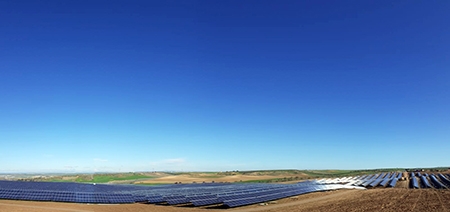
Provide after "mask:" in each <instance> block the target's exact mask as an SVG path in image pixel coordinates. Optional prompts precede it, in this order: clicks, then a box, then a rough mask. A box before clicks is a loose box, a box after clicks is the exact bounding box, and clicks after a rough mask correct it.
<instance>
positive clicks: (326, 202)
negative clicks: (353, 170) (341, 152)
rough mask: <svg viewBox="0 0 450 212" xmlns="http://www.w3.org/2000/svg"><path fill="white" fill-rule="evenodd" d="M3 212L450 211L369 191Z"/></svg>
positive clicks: (423, 199)
mask: <svg viewBox="0 0 450 212" xmlns="http://www.w3.org/2000/svg"><path fill="white" fill-rule="evenodd" d="M0 211H2V212H3V211H8V212H23V211H27V212H44V211H49V212H53V211H61V212H91V211H98V212H131V211H133V212H144V211H156V212H175V211H181V212H208V211H222V212H224V211H229V212H254V211H260V212H281V211H292V212H314V211H325V212H327V211H329V212H335V211H392V212H394V211H395V212H402V211H417V212H419V211H440V212H446V211H448V212H450V190H436V189H403V188H394V189H392V188H391V189H370V190H340V191H330V192H319V193H311V194H306V195H300V196H298V197H293V198H286V199H282V200H278V201H276V203H275V204H269V205H265V206H259V205H250V206H245V207H240V208H233V209H226V210H225V209H206V208H192V207H175V206H161V205H151V204H123V205H88V204H75V203H55V202H31V201H13V200H0Z"/></svg>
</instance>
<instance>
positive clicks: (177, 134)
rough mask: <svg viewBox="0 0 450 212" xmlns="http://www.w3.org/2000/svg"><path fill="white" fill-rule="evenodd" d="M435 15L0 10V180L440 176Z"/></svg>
mask: <svg viewBox="0 0 450 212" xmlns="http://www.w3.org/2000/svg"><path fill="white" fill-rule="evenodd" d="M449 11H450V1H445V0H442V1H359V0H355V1H260V0H253V1H237V0H233V1H162V2H161V1H109V0H108V1H106V0H105V1H60V0H53V1H52V0H50V1H0V20H1V21H0V172H36V171H39V172H53V171H66V172H86V171H87V172H92V171H145V170H147V171H152V170H178V171H191V170H198V171H204V170H216V171H221V170H222V171H224V170H236V169H238V170H249V169H364V168H367V169H370V168H380V167H420V166H449V165H450V163H449V161H450V159H449V154H448V152H449V149H450V142H449V141H450V106H449V105H450V27H449V20H450V13H449Z"/></svg>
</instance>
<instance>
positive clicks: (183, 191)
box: [0, 181, 352, 207]
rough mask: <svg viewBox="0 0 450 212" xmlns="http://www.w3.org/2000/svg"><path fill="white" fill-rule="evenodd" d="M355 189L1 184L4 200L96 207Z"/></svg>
mask: <svg viewBox="0 0 450 212" xmlns="http://www.w3.org/2000/svg"><path fill="white" fill-rule="evenodd" d="M342 188H352V187H351V186H345V185H340V184H327V185H325V184H320V183H317V182H315V181H307V182H301V183H297V184H261V183H252V184H232V183H201V184H178V185H164V186H137V185H107V184H96V185H94V184H82V183H61V182H55V183H52V182H18V181H0V199H13V200H32V201H54V202H75V203H96V204H121V203H135V202H145V203H153V204H168V205H179V204H191V205H193V206H206V205H214V204H222V205H225V206H228V207H238V206H242V205H249V204H254V203H260V202H266V201H271V200H276V199H281V198H285V197H290V196H295V195H300V194H306V193H310V192H317V191H327V190H335V189H342Z"/></svg>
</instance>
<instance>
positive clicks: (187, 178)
mask: <svg viewBox="0 0 450 212" xmlns="http://www.w3.org/2000/svg"><path fill="white" fill-rule="evenodd" d="M274 178H276V177H274V176H272V175H256V176H255V175H232V176H215V177H208V176H192V175H171V176H164V177H159V178H154V179H149V180H142V181H139V182H136V183H169V184H172V183H175V182H182V183H193V182H196V183H202V182H208V183H210V182H212V181H214V182H240V181H249V180H268V179H274Z"/></svg>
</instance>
